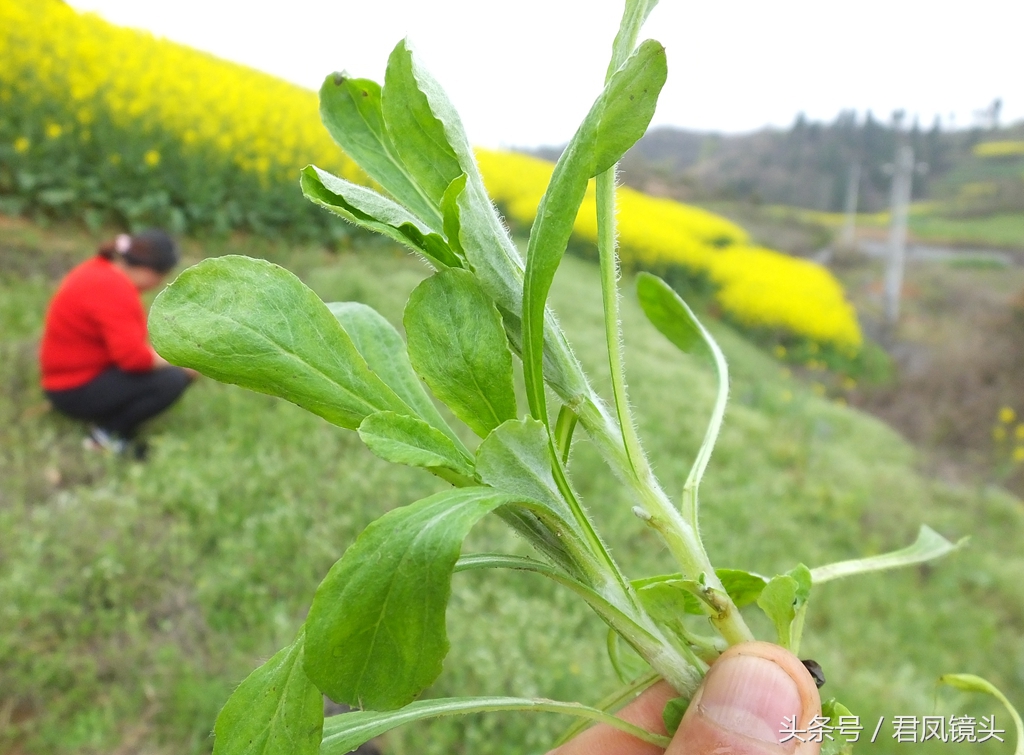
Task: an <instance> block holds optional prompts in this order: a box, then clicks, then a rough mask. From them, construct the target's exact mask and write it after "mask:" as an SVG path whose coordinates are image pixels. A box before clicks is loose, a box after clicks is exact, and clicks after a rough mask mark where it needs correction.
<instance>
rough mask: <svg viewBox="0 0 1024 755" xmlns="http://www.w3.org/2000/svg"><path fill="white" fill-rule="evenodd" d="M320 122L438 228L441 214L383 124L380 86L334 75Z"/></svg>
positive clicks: (362, 165)
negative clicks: (413, 174)
mask: <svg viewBox="0 0 1024 755" xmlns="http://www.w3.org/2000/svg"><path fill="white" fill-rule="evenodd" d="M320 119H321V120H322V121H323V123H324V126H326V127H327V131H328V132H329V133H330V135H331V137H332V138H333V139H334V141H335V142H336V143H337V144H338V146H339V147H341V148H342V150H344V151H345V153H346V154H347V155H348V156H349V157H351V158H352V159H353V160H355V161H356V163H357V164H358V165H359V167H360V168H362V169H363V170H365V171H366V173H367V174H368V175H369V176H370V178H372V179H373V180H374V181H376V182H377V183H379V184H380V185H381V186H383V187H384V190H385V191H387V192H388V193H389V194H390V195H391V196H393V197H394V198H395V199H397V200H398V201H399V203H401V204H403V205H405V206H406V207H407V208H409V210H410V211H411V212H412V214H413V215H415V216H416V217H418V218H419V219H420V220H421V221H423V222H424V223H426V224H427V226H429V227H430V228H431V229H433V230H440V229H441V214H440V212H439V211H438V208H437V206H436V204H435V203H434V202H432V201H431V200H430V199H429V198H428V196H427V195H426V194H425V193H424V192H423V190H422V189H421V188H420V187H419V186H418V185H417V183H416V181H415V179H413V178H412V176H411V175H410V173H409V170H408V168H407V167H406V166H405V164H404V163H403V162H402V160H401V158H400V157H399V152H398V150H397V149H396V147H395V145H394V143H393V142H392V141H391V137H390V136H389V135H388V131H387V128H386V127H385V125H384V115H383V113H382V111H381V88H380V85H379V84H377V83H376V82H374V81H370V80H369V79H353V78H350V77H348V76H347V75H346V74H344V73H333V74H331V75H330V76H328V77H327V78H326V79H325V80H324V83H323V86H321V87H320Z"/></svg>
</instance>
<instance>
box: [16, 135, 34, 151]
mask: <svg viewBox="0 0 1024 755" xmlns="http://www.w3.org/2000/svg"><path fill="white" fill-rule="evenodd" d="M31 146H32V142H30V141H29V140H28V137H25V136H19V137H18V138H17V139H15V140H14V151H15V152H17V153H18V154H24V153H25V152H28V148H29V147H31Z"/></svg>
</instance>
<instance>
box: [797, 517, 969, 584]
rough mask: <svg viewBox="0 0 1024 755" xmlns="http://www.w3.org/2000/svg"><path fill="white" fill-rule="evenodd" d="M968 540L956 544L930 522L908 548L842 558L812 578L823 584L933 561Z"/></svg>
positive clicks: (820, 568)
mask: <svg viewBox="0 0 1024 755" xmlns="http://www.w3.org/2000/svg"><path fill="white" fill-rule="evenodd" d="M968 539H969V538H966V537H965V538H962V539H960V540H959V541H957V542H956V543H951V542H949V540H947V539H946V538H944V537H943V536H942V535H940V534H939V533H938V532H936V531H935V530H933V529H932V528H931V527H929V526H928V525H925V524H922V525H921V529H920V531H919V532H918V533H917V540H915V541H914V543H913V544H912V545H908V546H907V547H906V548H901V549H900V550H898V551H893V552H891V553H883V554H881V555H880V556H870V557H868V558H858V559H853V560H850V561H839V562H837V563H834V564H828V565H827V566H818V567H815V568H814V569H811V579H812V580H813V581H814V584H816V585H820V584H822V583H823V582H830V581H832V580H833V579H841V578H842V577H851V576H853V575H854V574H866V573H867V572H873V571H882V570H885V569H898V568H900V567H901V566H913V565H914V564H920V563H923V562H925V561H931V560H932V559H936V558H940V557H942V556H945V555H947V554H949V553H952V552H953V551H956V550H959V549H960V548H962V547H964V545H965V544H966V543H967V540H968Z"/></svg>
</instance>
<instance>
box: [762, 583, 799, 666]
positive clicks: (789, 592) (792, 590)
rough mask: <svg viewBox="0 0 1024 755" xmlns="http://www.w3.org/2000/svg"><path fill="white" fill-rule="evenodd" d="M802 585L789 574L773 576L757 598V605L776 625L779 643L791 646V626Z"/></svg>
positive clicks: (783, 645) (785, 646) (787, 646)
mask: <svg viewBox="0 0 1024 755" xmlns="http://www.w3.org/2000/svg"><path fill="white" fill-rule="evenodd" d="M799 590H800V585H799V584H798V583H797V581H796V580H795V579H793V577H791V576H789V575H788V574H779V575H776V576H774V577H772V578H771V579H770V580H769V581H768V584H767V585H765V587H764V590H763V591H762V592H761V595H760V596H759V597H758V599H757V605H758V606H759V607H760V608H761V610H762V611H764V612H765V615H766V616H767V617H768V618H769V619H771V622H772V624H774V625H775V631H776V632H777V634H778V637H779V644H780V645H782V647H784V648H787V649H788V648H789V647H790V644H791V642H792V640H791V635H790V627H791V626H792V624H793V619H795V618H796V611H797V608H796V600H797V593H798V592H799Z"/></svg>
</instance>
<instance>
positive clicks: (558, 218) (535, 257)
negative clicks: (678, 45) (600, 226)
mask: <svg viewBox="0 0 1024 755" xmlns="http://www.w3.org/2000/svg"><path fill="white" fill-rule="evenodd" d="M665 76H666V65H665V50H664V48H662V46H661V45H659V44H658V43H657V42H652V41H647V42H645V43H644V44H642V45H641V46H640V47H639V48H638V49H637V51H636V52H635V53H634V54H633V55H632V56H630V58H629V60H627V61H626V63H625V64H624V65H623V67H622V68H621V69H619V70H618V71H617V72H616V73H615V74H614V75H613V76H612V77H611V78H610V79H609V81H608V83H607V84H606V85H605V88H604V91H603V92H602V93H601V95H600V96H599V97H598V99H597V101H596V102H595V103H594V105H593V106H592V107H591V109H590V112H589V113H588V114H587V117H586V118H585V119H584V121H583V123H582V125H581V126H580V128H579V129H578V130H577V132H576V134H575V135H574V136H573V138H572V140H571V141H570V142H569V144H568V146H567V147H566V149H565V151H564V152H563V153H562V157H561V158H560V159H559V161H558V163H557V165H556V166H555V170H554V172H553V173H552V176H551V182H550V183H549V184H548V188H547V191H546V192H545V193H544V197H543V198H542V199H541V202H540V207H538V208H537V218H536V220H535V221H534V223H533V228H532V229H531V231H530V242H529V247H528V251H527V264H526V278H525V287H524V290H523V310H522V311H523V315H522V331H523V363H524V368H525V374H526V385H527V395H528V397H529V400H530V411H531V412H532V414H533V416H534V417H535V418H536V419H539V420H541V421H544V422H546V421H547V411H546V408H545V396H544V374H543V364H542V356H543V345H544V344H543V340H544V336H543V329H544V308H545V303H546V301H547V296H548V292H549V291H550V289H551V282H552V281H553V280H554V277H555V271H556V270H557V269H558V265H559V263H560V262H561V259H562V255H563V254H564V252H565V248H566V244H567V243H568V241H569V236H570V235H571V233H572V227H573V223H574V221H575V219H576V213H577V212H578V211H579V208H580V204H581V203H582V201H583V196H584V194H585V192H586V189H587V181H588V180H589V179H590V178H592V177H593V176H596V175H597V174H598V173H601V172H603V171H604V170H607V169H608V168H610V167H611V166H612V165H614V164H615V162H616V161H617V160H618V159H619V158H620V157H621V156H622V154H623V153H624V152H625V151H626V150H627V149H629V147H631V146H632V145H633V143H634V142H636V140H637V139H639V138H640V137H641V136H643V133H644V131H645V130H646V129H647V125H648V124H649V123H650V119H651V116H653V115H654V106H655V104H656V103H657V99H658V93H659V92H660V91H661V87H662V85H663V84H664V83H665Z"/></svg>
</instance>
